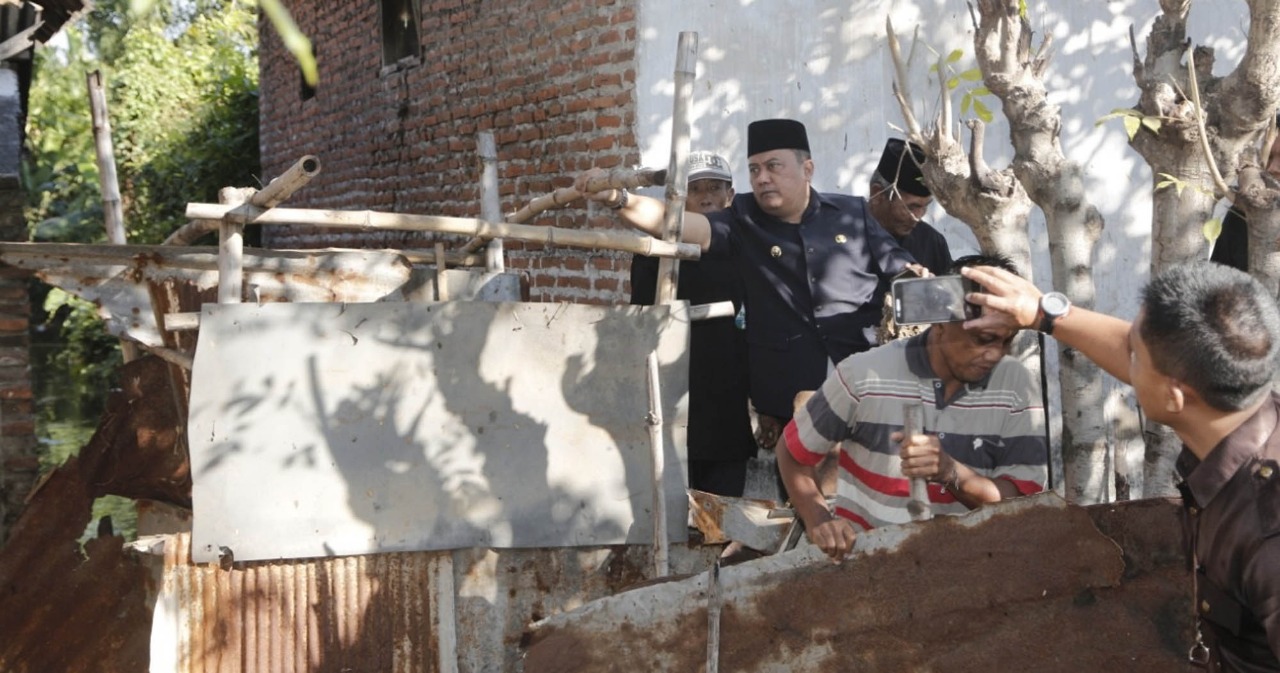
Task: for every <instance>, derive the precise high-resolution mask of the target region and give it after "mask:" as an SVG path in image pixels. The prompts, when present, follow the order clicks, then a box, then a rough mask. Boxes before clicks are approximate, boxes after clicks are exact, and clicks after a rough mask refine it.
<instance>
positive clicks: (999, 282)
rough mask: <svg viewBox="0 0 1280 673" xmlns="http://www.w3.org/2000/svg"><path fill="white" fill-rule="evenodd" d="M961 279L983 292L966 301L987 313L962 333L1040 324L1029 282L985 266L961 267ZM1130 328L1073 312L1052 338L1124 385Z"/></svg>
mask: <svg viewBox="0 0 1280 673" xmlns="http://www.w3.org/2000/svg"><path fill="white" fill-rule="evenodd" d="M961 273H962V274H963V275H964V277H966V278H969V279H970V280H973V281H976V282H977V283H978V284H979V285H981V286H982V287H983V288H984V289H986V292H973V293H970V294H969V295H968V296H967V297H966V299H967V300H968V301H970V302H972V303H975V304H978V305H980V306H983V307H984V308H986V309H991V310H984V311H983V312H982V317H980V318H975V319H973V320H968V321H965V324H964V326H965V329H970V328H981V327H984V326H992V325H1004V326H1013V327H1016V328H1018V329H1034V328H1035V327H1036V326H1037V325H1038V324H1039V322H1040V295H1041V292H1040V290H1038V289H1036V286H1035V285H1032V284H1031V282H1030V281H1028V280H1026V279H1024V278H1021V277H1019V276H1016V275H1014V274H1012V273H1009V272H1008V271H1005V270H1004V269H997V268H993V267H989V266H975V267H966V268H964V269H961ZM1129 326H1130V323H1129V322H1128V321H1127V320H1121V319H1119V318H1113V317H1112V316H1109V315H1105V314H1102V313H1097V312H1095V311H1089V310H1086V309H1082V308H1080V307H1078V306H1073V307H1071V311H1070V312H1069V313H1067V315H1065V316H1063V317H1061V318H1059V319H1058V320H1057V321H1055V322H1054V325H1053V338H1055V339H1057V340H1058V341H1059V342H1061V343H1063V344H1066V345H1067V346H1070V347H1072V348H1074V349H1076V350H1078V351H1080V352H1081V353H1083V354H1084V355H1085V357H1087V358H1089V359H1090V360H1093V361H1094V362H1095V363H1097V365H1098V366H1099V367H1101V368H1102V369H1103V370H1104V371H1106V372H1107V373H1108V374H1111V375H1112V376H1114V377H1116V378H1117V379H1120V380H1121V381H1122V382H1124V383H1129Z"/></svg>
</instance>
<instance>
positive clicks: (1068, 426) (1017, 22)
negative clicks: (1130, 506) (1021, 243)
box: [974, 0, 1112, 504]
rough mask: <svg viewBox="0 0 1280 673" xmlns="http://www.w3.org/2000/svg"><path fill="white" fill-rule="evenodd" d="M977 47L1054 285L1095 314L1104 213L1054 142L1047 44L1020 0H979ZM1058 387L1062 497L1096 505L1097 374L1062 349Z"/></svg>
mask: <svg viewBox="0 0 1280 673" xmlns="http://www.w3.org/2000/svg"><path fill="white" fill-rule="evenodd" d="M976 9H977V16H976V17H975V21H974V23H975V26H974V27H975V34H974V48H975V50H976V53H977V58H978V64H979V67H980V68H981V69H982V75H983V80H984V83H985V84H986V86H987V89H989V90H990V91H991V92H992V93H993V94H995V95H996V97H998V98H999V99H1000V101H1001V105H1002V109H1003V112H1004V115H1005V117H1006V118H1007V119H1008V120H1009V132H1010V136H1011V139H1012V141H1013V147H1014V160H1013V170H1014V174H1015V175H1017V177H1018V180H1019V182H1021V183H1022V185H1023V186H1024V187H1025V188H1026V190H1027V194H1028V195H1029V196H1030V198H1031V200H1032V201H1033V202H1035V204H1036V205H1037V206H1039V207H1040V208H1041V209H1042V210H1043V211H1044V215H1045V224H1046V227H1047V229H1048V232H1049V254H1050V259H1051V261H1052V264H1053V285H1054V287H1055V288H1057V289H1059V290H1060V291H1061V292H1063V293H1064V294H1066V295H1067V296H1068V297H1070V299H1071V301H1072V303H1073V304H1075V305H1076V306H1080V307H1082V308H1087V309H1092V308H1093V305H1094V298H1095V291H1094V285H1093V276H1092V273H1091V271H1090V269H1091V267H1092V261H1093V260H1092V258H1093V250H1094V248H1095V246H1096V245H1097V242H1098V238H1099V237H1100V236H1101V234H1102V227H1103V220H1102V216H1101V214H1100V213H1099V212H1098V210H1097V209H1096V208H1094V207H1093V206H1092V205H1091V204H1090V203H1089V200H1088V198H1087V196H1086V194H1085V191H1084V183H1083V181H1082V179H1081V171H1080V167H1079V166H1078V165H1077V164H1075V163H1074V162H1071V161H1068V160H1067V159H1066V157H1065V156H1064V155H1063V153H1062V149H1061V147H1060V145H1059V140H1058V132H1059V130H1060V128H1061V112H1060V109H1059V108H1058V106H1056V105H1052V104H1051V103H1050V102H1049V101H1048V98H1047V96H1046V91H1045V88H1044V83H1043V79H1042V78H1043V74H1044V69H1045V67H1046V65H1047V60H1046V57H1045V56H1044V54H1045V53H1046V52H1047V46H1048V42H1046V43H1044V44H1042V45H1041V48H1040V50H1039V52H1038V53H1035V54H1033V53H1032V51H1031V36H1032V31H1031V26H1030V24H1029V23H1028V21H1027V20H1026V19H1025V18H1023V17H1022V16H1020V14H1019V2H1018V0H977V2H976ZM1058 362H1059V367H1060V370H1059V383H1060V385H1061V389H1062V424H1063V431H1062V454H1063V461H1064V463H1065V473H1064V475H1063V477H1064V481H1065V490H1066V497H1067V499H1068V500H1070V501H1072V502H1079V503H1089V504H1091V503H1097V502H1104V501H1106V500H1109V499H1110V498H1111V497H1112V490H1111V486H1112V480H1111V479H1110V466H1111V460H1110V452H1109V449H1108V442H1107V433H1106V427H1107V426H1106V422H1105V419H1104V416H1103V406H1104V405H1103V401H1104V400H1103V395H1102V372H1101V370H1099V369H1098V367H1097V365H1095V364H1093V362H1091V361H1089V360H1088V359H1087V358H1083V357H1080V356H1079V355H1078V354H1077V353H1076V352H1075V351H1073V350H1072V349H1069V348H1063V349H1061V350H1060V351H1059V358H1058Z"/></svg>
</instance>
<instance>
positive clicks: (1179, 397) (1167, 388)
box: [1164, 378, 1195, 414]
mask: <svg viewBox="0 0 1280 673" xmlns="http://www.w3.org/2000/svg"><path fill="white" fill-rule="evenodd" d="M1164 395H1165V402H1164V408H1165V411H1168V412H1169V413H1171V414H1180V413H1182V410H1183V409H1185V408H1186V407H1187V402H1188V401H1189V400H1188V399H1187V398H1188V397H1190V396H1194V395H1195V391H1194V390H1191V389H1189V388H1186V387H1184V386H1183V385H1182V382H1181V381H1179V380H1177V379H1174V378H1166V379H1165V381H1164Z"/></svg>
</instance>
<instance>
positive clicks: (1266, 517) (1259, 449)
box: [1178, 394, 1280, 673]
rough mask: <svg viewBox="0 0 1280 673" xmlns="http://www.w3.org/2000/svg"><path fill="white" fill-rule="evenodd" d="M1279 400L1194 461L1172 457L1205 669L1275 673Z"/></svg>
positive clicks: (1279, 663)
mask: <svg viewBox="0 0 1280 673" xmlns="http://www.w3.org/2000/svg"><path fill="white" fill-rule="evenodd" d="M1277 425H1280V396H1277V395H1275V394H1272V396H1271V397H1270V399H1269V400H1268V401H1267V403H1266V404H1263V405H1262V407H1261V408H1260V409H1259V410H1258V412H1257V413H1256V414H1254V415H1253V416H1252V417H1250V418H1249V420H1247V421H1245V422H1244V424H1242V425H1241V426H1240V427H1239V428H1236V429H1235V431H1233V432H1232V433H1231V434H1230V435H1228V436H1227V437H1226V438H1225V439H1223V440H1222V442H1221V443H1220V444H1218V446H1217V447H1215V448H1214V449H1213V451H1212V452H1211V453H1210V454H1209V455H1208V456H1207V457H1206V458H1205V460H1204V461H1203V462H1201V461H1198V460H1197V459H1196V457H1195V455H1194V454H1192V453H1191V451H1189V450H1187V449H1186V448H1184V449H1183V451H1182V455H1180V456H1179V457H1178V473H1179V474H1180V475H1182V476H1183V478H1184V479H1185V481H1184V482H1183V483H1182V484H1181V485H1180V486H1179V489H1180V490H1181V491H1182V494H1183V501H1184V505H1185V508H1186V514H1187V519H1186V522H1187V531H1188V539H1189V541H1190V543H1191V545H1190V546H1191V553H1192V554H1193V559H1195V560H1196V561H1197V563H1196V591H1197V593H1198V594H1199V595H1198V596H1197V597H1196V609H1197V612H1198V613H1199V615H1200V617H1201V624H1202V630H1203V631H1204V635H1205V639H1206V641H1207V643H1208V644H1209V649H1210V667H1209V668H1210V670H1221V671H1242V672H1246V673H1255V672H1256V673H1261V672H1263V671H1280V659H1278V658H1277V657H1278V655H1280V432H1277V431H1276V430H1277V427H1276V426H1277Z"/></svg>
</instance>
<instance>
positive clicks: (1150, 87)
mask: <svg viewBox="0 0 1280 673" xmlns="http://www.w3.org/2000/svg"><path fill="white" fill-rule="evenodd" d="M1190 4H1191V3H1190V0H1161V1H1160V7H1161V10H1162V14H1161V15H1160V16H1159V17H1157V18H1156V20H1155V23H1154V24H1153V25H1152V28H1151V33H1150V35H1149V36H1148V38H1147V53H1146V56H1145V57H1140V56H1139V54H1138V53H1137V45H1136V44H1135V45H1134V46H1133V48H1134V54H1133V58H1134V80H1135V81H1136V82H1137V84H1138V87H1139V88H1140V89H1141V91H1142V94H1141V98H1140V100H1139V103H1138V106H1137V110H1138V112H1139V113H1140V114H1141V115H1142V117H1143V118H1144V119H1146V120H1155V121H1158V124H1159V125H1158V126H1156V127H1155V128H1153V127H1152V126H1146V125H1143V126H1140V127H1139V128H1138V130H1137V132H1136V133H1135V134H1134V135H1133V136H1132V138H1131V141H1130V143H1131V144H1132V145H1133V147H1134V149H1136V150H1137V151H1138V153H1139V154H1141V155H1142V157H1143V158H1144V159H1146V161H1147V163H1148V164H1149V165H1150V166H1151V171H1152V175H1153V179H1154V180H1155V184H1157V185H1158V184H1160V183H1161V182H1165V181H1167V180H1169V178H1172V181H1173V182H1175V183H1176V184H1177V186H1166V187H1163V188H1157V189H1156V190H1155V194H1154V199H1153V201H1154V203H1153V209H1152V237H1151V238H1152V255H1151V273H1152V274H1156V273H1159V272H1160V271H1162V270H1163V269H1166V268H1168V267H1170V266H1172V265H1175V264H1182V263H1185V262H1188V261H1191V260H1198V259H1205V258H1207V257H1208V240H1207V239H1206V238H1205V237H1204V234H1203V231H1204V224H1205V223H1206V222H1207V221H1209V220H1210V219H1211V218H1212V217H1213V209H1214V206H1215V205H1216V203H1217V201H1218V199H1220V198H1222V197H1224V196H1227V195H1228V192H1229V191H1231V188H1230V187H1228V186H1227V185H1228V184H1230V182H1232V181H1234V180H1235V179H1236V177H1237V174H1238V171H1239V167H1240V166H1241V159H1242V157H1244V158H1252V157H1253V156H1256V155H1254V154H1252V147H1253V146H1255V145H1256V144H1257V140H1258V138H1259V135H1260V133H1261V132H1262V131H1263V130H1264V129H1265V128H1266V127H1267V126H1268V125H1269V124H1270V120H1271V118H1272V117H1273V116H1274V115H1275V113H1276V107H1277V104H1280V71H1278V70H1277V66H1276V63H1277V61H1278V60H1280V2H1278V1H1277V0H1249V2H1248V5H1249V13H1250V24H1249V42H1248V45H1247V47H1246V49H1245V54H1244V57H1243V58H1242V59H1241V62H1240V64H1239V65H1238V66H1237V67H1236V69H1235V70H1234V71H1233V72H1231V73H1230V74H1228V75H1226V76H1225V77H1221V78H1214V77H1213V76H1212V69H1213V58H1214V54H1213V50H1212V49H1209V48H1206V47H1196V48H1195V49H1194V50H1193V51H1192V52H1190V58H1187V57H1188V50H1187V47H1188V44H1189V41H1188V40H1187V26H1186V22H1187V13H1188V11H1189V9H1190ZM1192 65H1194V67H1190V66H1192ZM1193 85H1194V86H1193ZM1184 93H1185V94H1186V96H1184V95H1183V94H1184ZM1187 96H1190V98H1188V97H1187ZM1197 103H1198V104H1197ZM1241 177H1242V178H1243V177H1244V176H1241ZM1259 181H1261V178H1259ZM1242 201H1248V199H1242ZM1274 208H1275V200H1274V199H1270V200H1268V199H1266V198H1264V195H1262V194H1261V193H1259V194H1258V200H1257V201H1256V202H1254V203H1252V204H1246V205H1244V207H1243V210H1245V214H1246V217H1247V218H1248V219H1249V223H1250V226H1249V228H1250V246H1251V248H1250V257H1251V261H1250V266H1251V271H1252V272H1253V273H1254V274H1255V276H1257V277H1258V278H1259V279H1260V280H1262V281H1263V282H1264V283H1266V284H1267V285H1268V287H1270V288H1271V289H1272V290H1273V291H1275V290H1276V289H1277V288H1278V287H1280V282H1277V280H1276V279H1277V278H1280V259H1276V254H1275V252H1274V248H1275V239H1276V233H1277V232H1280V226H1278V224H1280V223H1277V222H1276V219H1277V217H1276V215H1275V214H1274V213H1272V212H1268V211H1270V210H1274ZM1157 366H1159V365H1158V363H1157ZM1146 436H1147V455H1146V461H1145V465H1146V469H1145V470H1144V472H1145V475H1144V482H1145V485H1144V486H1145V487H1144V489H1143V494H1144V495H1145V496H1148V497H1154V496H1168V495H1173V494H1174V492H1175V489H1174V475H1173V463H1174V461H1175V460H1176V458H1177V454H1178V452H1179V451H1180V450H1181V442H1180V441H1178V439H1177V437H1176V436H1174V434H1173V433H1172V432H1171V431H1169V430H1168V429H1167V428H1163V427H1155V426H1154V425H1153V426H1152V427H1148V428H1147V434H1146Z"/></svg>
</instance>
